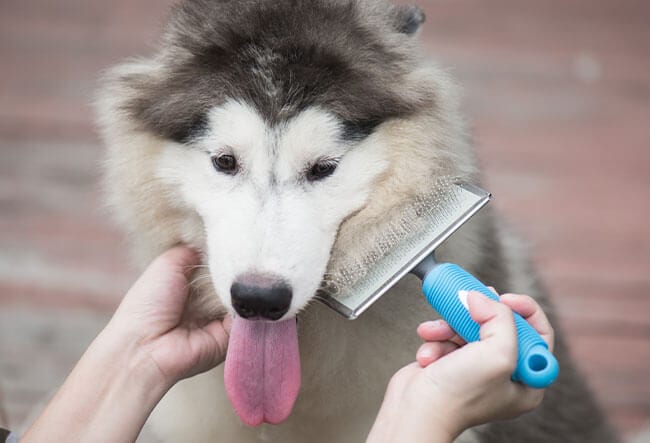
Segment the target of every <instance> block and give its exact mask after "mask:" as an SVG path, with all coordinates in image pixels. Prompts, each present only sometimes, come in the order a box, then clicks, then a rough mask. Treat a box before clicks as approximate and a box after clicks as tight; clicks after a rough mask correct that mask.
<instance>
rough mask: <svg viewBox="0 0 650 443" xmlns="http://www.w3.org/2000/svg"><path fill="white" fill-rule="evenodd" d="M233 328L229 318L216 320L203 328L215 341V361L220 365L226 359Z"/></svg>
mask: <svg viewBox="0 0 650 443" xmlns="http://www.w3.org/2000/svg"><path fill="white" fill-rule="evenodd" d="M231 327H232V318H231V317H230V316H228V317H226V318H224V319H223V320H214V321H212V322H210V323H208V324H207V325H205V326H204V327H203V328H202V329H203V330H204V331H206V332H207V333H208V334H210V335H211V336H212V338H213V339H214V344H215V345H216V349H215V354H216V355H215V359H216V360H217V361H218V363H220V362H221V361H223V360H224V359H225V358H226V352H227V350H228V341H229V339H230V328H231Z"/></svg>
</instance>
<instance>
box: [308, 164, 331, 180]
mask: <svg viewBox="0 0 650 443" xmlns="http://www.w3.org/2000/svg"><path fill="white" fill-rule="evenodd" d="M337 166H338V162H336V161H335V160H321V161H319V162H317V163H314V165H313V166H312V167H311V168H309V170H308V171H307V180H309V181H316V180H322V179H324V178H325V177H329V176H330V175H332V174H333V173H334V171H335V170H336V167H337Z"/></svg>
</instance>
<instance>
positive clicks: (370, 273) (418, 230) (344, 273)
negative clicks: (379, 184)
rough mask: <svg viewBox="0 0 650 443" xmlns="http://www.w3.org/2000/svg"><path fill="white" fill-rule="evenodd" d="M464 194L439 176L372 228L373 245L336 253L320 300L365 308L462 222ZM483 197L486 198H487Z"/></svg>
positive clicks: (450, 180)
mask: <svg viewBox="0 0 650 443" xmlns="http://www.w3.org/2000/svg"><path fill="white" fill-rule="evenodd" d="M482 192H484V191H482ZM466 194H468V191H467V189H466V188H464V187H462V186H459V185H458V180H457V179H456V178H454V177H445V178H442V179H439V180H437V181H436V182H435V183H432V185H431V186H430V187H429V191H427V192H425V193H422V194H418V195H416V196H414V197H413V198H411V199H409V200H407V201H405V202H404V204H402V205H400V206H398V207H396V208H394V209H392V210H391V211H390V213H388V214H386V217H385V220H387V221H386V222H385V223H380V224H379V225H378V226H373V227H372V232H373V233H379V236H378V238H379V240H375V241H374V242H369V243H368V244H369V246H367V247H362V248H360V249H359V248H355V250H354V251H337V254H336V255H335V256H333V257H332V260H331V261H330V265H329V268H328V272H327V274H326V275H325V276H324V279H323V283H322V285H321V290H320V295H321V296H322V297H325V298H328V297H329V298H332V299H334V300H336V301H337V302H338V303H343V304H344V305H345V306H347V307H350V308H352V309H353V310H354V308H355V307H356V306H360V305H362V304H363V303H365V302H366V300H367V299H368V298H372V296H373V294H374V293H375V292H376V289H377V288H380V287H381V286H382V285H384V284H385V283H386V281H387V280H390V279H391V277H393V276H395V275H398V274H400V273H401V274H402V275H403V274H404V273H406V272H408V271H409V270H410V269H408V270H406V272H402V271H403V270H404V268H405V266H410V265H411V262H412V261H413V260H414V258H416V257H418V254H419V253H420V252H421V251H423V250H425V249H426V248H427V247H428V245H430V244H431V242H432V240H433V239H435V238H438V237H441V236H444V235H445V234H446V231H447V230H448V229H449V226H451V225H453V224H454V222H455V221H456V220H458V219H459V218H462V216H463V214H464V213H466V211H467V209H468V207H470V206H471V205H472V204H474V203H475V201H473V200H472V199H468V198H467V195H466ZM471 195H472V196H474V194H471ZM485 196H487V198H489V194H487V193H484V194H483V195H482V197H483V198H485ZM455 229H456V227H454V230H455ZM447 236H448V235H447ZM444 238H446V236H445V237H444ZM415 264H417V263H414V264H413V266H414V265H415ZM335 309H337V308H336V307H335ZM337 310H338V311H340V310H339V309H337ZM340 312H341V311H340ZM341 313H344V312H341ZM346 315H347V314H346Z"/></svg>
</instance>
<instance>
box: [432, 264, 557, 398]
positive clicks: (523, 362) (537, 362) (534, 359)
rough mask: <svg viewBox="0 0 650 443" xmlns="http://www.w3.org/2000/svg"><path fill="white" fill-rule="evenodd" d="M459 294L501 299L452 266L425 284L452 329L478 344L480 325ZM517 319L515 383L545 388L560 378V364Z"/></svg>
mask: <svg viewBox="0 0 650 443" xmlns="http://www.w3.org/2000/svg"><path fill="white" fill-rule="evenodd" d="M459 290H465V291H478V292H481V293H483V294H485V295H487V296H488V297H490V298H491V299H493V300H496V301H499V297H497V296H496V295H495V294H494V293H493V292H492V291H490V290H489V289H488V288H487V287H486V286H485V285H484V284H483V283H481V282H480V281H478V280H477V279H476V278H475V277H474V276H472V275H471V274H469V273H468V272H466V271H465V270H464V269H462V268H461V267H459V266H457V265H454V264H451V263H443V264H439V265H437V266H435V267H434V268H433V269H432V270H431V271H430V272H429V273H428V274H427V275H426V277H425V278H424V281H423V282H422V291H423V292H424V295H425V297H426V298H427V301H428V302H429V304H430V305H431V306H432V307H433V308H434V309H435V310H436V311H438V313H439V314H440V316H441V317H442V318H443V319H445V321H446V322H447V323H449V325H450V326H451V327H452V329H454V331H456V332H457V333H458V335H460V336H461V337H463V338H464V339H465V340H466V341H467V342H471V341H478V340H479V338H480V334H479V329H480V328H479V325H478V323H476V322H475V321H474V320H472V317H471V316H470V314H469V311H468V310H467V308H466V307H465V305H464V304H463V302H461V300H460V299H459V296H458V291H459ZM514 316H515V326H516V327H517V342H518V347H519V356H518V360H517V367H516V369H515V372H514V373H513V374H512V379H513V380H514V381H519V382H521V383H524V384H526V385H528V386H530V387H533V388H545V387H547V386H549V385H550V384H552V383H553V382H554V381H555V379H556V378H557V375H558V373H559V365H558V363H557V360H556V359H555V357H554V356H553V354H551V352H550V351H549V350H548V346H547V344H546V342H545V341H544V340H543V339H542V337H540V336H539V334H538V333H537V332H536V331H535V330H534V329H533V328H532V327H531V326H530V325H529V324H528V323H527V322H526V320H524V319H523V318H522V317H521V316H520V315H519V314H517V313H516V312H515V313H514Z"/></svg>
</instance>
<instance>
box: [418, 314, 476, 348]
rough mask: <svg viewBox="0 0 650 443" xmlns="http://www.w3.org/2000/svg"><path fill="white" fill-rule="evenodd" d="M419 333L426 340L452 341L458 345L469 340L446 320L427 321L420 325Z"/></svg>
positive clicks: (462, 344) (464, 343)
mask: <svg viewBox="0 0 650 443" xmlns="http://www.w3.org/2000/svg"><path fill="white" fill-rule="evenodd" d="M417 331H418V335H419V336H420V337H421V338H422V340H425V341H450V342H452V343H456V344H457V345H458V346H464V345H466V344H467V342H466V341H465V340H464V339H463V338H462V337H461V336H459V335H458V334H456V332H455V331H454V330H453V329H452V328H451V326H449V324H448V323H447V322H446V321H444V320H434V321H427V322H424V323H422V324H420V326H418V330H417Z"/></svg>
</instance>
